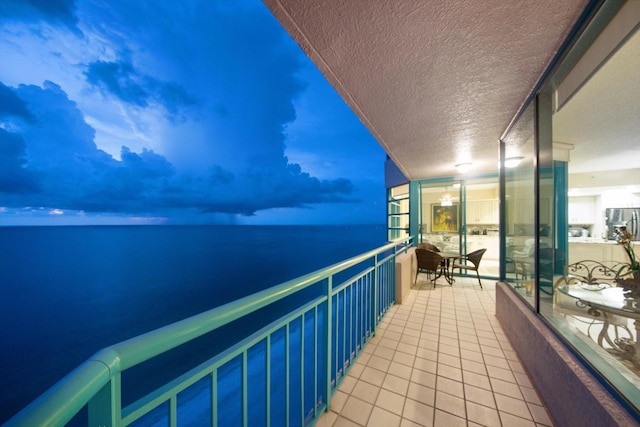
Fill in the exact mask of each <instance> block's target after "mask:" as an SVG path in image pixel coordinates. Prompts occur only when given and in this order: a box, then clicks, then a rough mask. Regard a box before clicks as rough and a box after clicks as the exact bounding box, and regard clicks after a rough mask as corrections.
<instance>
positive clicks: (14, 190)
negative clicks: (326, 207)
mask: <svg viewBox="0 0 640 427" xmlns="http://www.w3.org/2000/svg"><path fill="white" fill-rule="evenodd" d="M8 89H9V90H10V91H12V92H14V95H15V97H16V98H17V99H19V100H23V102H24V104H25V105H29V106H30V107H31V108H32V111H33V115H34V117H35V121H34V122H26V121H24V120H19V119H12V118H11V117H9V118H8V120H5V126H7V128H6V129H2V128H0V155H1V156H2V162H0V168H1V169H0V170H1V171H2V173H1V174H0V195H1V196H2V198H1V200H2V201H3V204H5V206H6V207H23V206H44V207H50V208H57V209H74V210H84V211H86V212H115V213H123V214H128V213H137V214H140V213H148V214H162V213H163V212H165V211H172V212H174V213H175V212H176V211H177V210H179V209H189V210H193V209H196V210H200V211H202V212H222V213H233V214H242V215H253V214H255V212H256V211H259V210H263V209H270V208H276V207H303V206H306V205H308V204H313V203H324V202H330V201H331V202H335V201H341V202H349V201H350V199H349V198H348V196H349V194H350V193H351V192H352V190H353V189H352V186H351V183H350V182H349V181H348V180H344V179H337V180H330V181H324V180H319V179H317V178H314V177H311V176H310V175H309V174H307V173H304V172H302V170H301V168H300V166H299V165H296V164H288V162H287V159H286V157H283V158H282V159H281V161H280V162H277V163H275V164H270V163H264V164H256V165H254V166H252V167H251V168H248V169H246V170H244V171H242V172H241V173H233V172H231V171H229V170H227V169H225V168H224V167H223V166H221V165H216V164H215V162H212V166H211V167H210V168H209V169H208V170H207V171H206V172H205V173H202V174H200V175H199V174H191V175H189V174H187V173H182V174H181V173H178V172H177V171H176V168H175V167H174V166H173V165H172V164H171V162H170V161H169V160H168V159H167V158H165V157H164V156H162V155H160V154H158V153H155V152H154V151H152V150H147V149H143V150H142V151H141V152H140V153H135V152H132V151H131V150H130V149H129V148H127V147H122V150H121V153H120V157H121V160H116V159H114V158H113V157H112V156H111V155H109V154H107V153H105V152H104V151H102V150H100V149H98V148H97V146H96V144H95V142H94V135H95V131H94V130H93V128H91V126H89V125H88V124H87V123H86V121H85V120H84V118H83V116H82V113H81V112H80V110H79V109H78V106H77V105H76V104H75V103H74V102H72V101H71V100H69V99H68V96H67V94H66V93H65V92H64V91H63V90H62V89H61V88H60V87H59V86H58V85H56V84H55V83H52V82H45V83H44V84H43V87H38V86H33V85H29V86H26V85H21V86H19V87H18V88H17V89H15V90H14V89H11V88H8ZM12 120H13V121H12ZM7 129H11V131H9V130H7Z"/></svg>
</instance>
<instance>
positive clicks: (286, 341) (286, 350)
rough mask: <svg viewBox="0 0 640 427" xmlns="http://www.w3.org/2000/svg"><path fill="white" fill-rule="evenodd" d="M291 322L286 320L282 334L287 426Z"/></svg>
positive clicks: (286, 418)
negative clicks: (283, 334) (283, 333)
mask: <svg viewBox="0 0 640 427" xmlns="http://www.w3.org/2000/svg"><path fill="white" fill-rule="evenodd" d="M290 323H291V322H290V321H289V322H287V324H286V326H285V336H284V365H285V373H284V377H285V389H284V395H285V425H286V426H287V427H289V418H290V417H291V413H290V406H289V405H290V400H291V395H290V393H289V388H290V387H289V370H290V369H291V366H290V365H289V363H290V357H289V351H290V348H289V344H290V343H289V324H290Z"/></svg>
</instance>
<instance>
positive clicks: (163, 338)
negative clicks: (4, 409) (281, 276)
mask: <svg viewBox="0 0 640 427" xmlns="http://www.w3.org/2000/svg"><path fill="white" fill-rule="evenodd" d="M411 240H412V237H411V236H410V237H406V238H404V239H399V240H395V241H393V242H391V243H387V244H386V245H383V246H380V247H378V248H376V249H372V250H370V251H368V252H365V253H363V254H360V255H356V256H354V257H352V258H349V259H347V260H344V261H341V262H338V263H335V264H333V265H331V266H329V267H326V268H321V269H319V270H316V271H314V272H312V273H308V274H306V275H303V276H300V277H297V278H295V279H292V280H289V281H286V282H284V283H281V284H280V285H276V286H273V287H270V288H267V289H264V290H262V291H259V292H256V293H254V294H251V295H248V296H246V297H243V298H240V299H238V300H235V301H232V302H229V303H227V304H224V305H221V306H219V307H215V308H213V309H211V310H208V311H205V312H203V313H200V314H196V315H194V316H191V317H188V318H186V319H184V320H180V321H178V322H175V323H172V324H170V325H167V326H163V327H161V328H158V329H155V330H153V331H151V332H147V333H145V334H142V335H139V336H136V337H133V338H130V339H128V340H125V341H121V342H119V343H117V344H114V345H111V346H109V347H105V348H103V349H102V350H99V351H98V352H97V353H95V354H94V355H93V356H92V357H90V358H89V359H88V360H87V361H85V362H84V363H83V364H81V365H80V366H78V367H77V368H76V369H75V370H73V371H71V372H70V373H69V374H67V375H66V376H65V377H63V378H62V379H61V380H60V381H58V382H57V383H56V384H55V385H54V386H52V387H51V388H50V389H49V390H47V391H46V392H45V393H44V394H42V395H41V396H40V397H38V398H37V399H36V400H34V401H33V402H32V403H31V404H29V405H28V406H27V407H25V408H24V409H23V410H22V411H20V412H19V413H18V414H16V415H15V416H14V417H13V418H11V419H10V420H9V421H8V422H7V423H6V424H5V427H13V426H34V425H38V426H57V425H61V424H64V423H66V422H68V421H69V420H70V419H71V418H73V416H75V414H76V413H77V412H78V411H79V410H80V409H82V407H83V406H84V405H86V404H87V403H88V401H89V400H90V399H91V397H92V396H93V395H95V393H97V392H98V391H99V390H100V389H101V388H102V387H104V386H105V385H106V384H108V382H109V381H110V380H111V379H112V378H113V376H114V375H116V374H117V373H120V372H122V371H124V370H126V369H128V368H131V367H133V366H135V365H137V364H140V363H142V362H144V361H146V360H149V359H151V358H153V357H156V356H158V355H160V354H162V353H165V352H167V351H169V350H172V349H174V348H176V347H178V346H180V345H182V344H184V343H186V342H188V341H190V340H193V339H196V338H198V337H200V336H202V335H205V334H207V333H209V332H211V331H213V330H215V329H217V328H220V327H222V326H224V325H227V324H229V323H231V322H233V321H234V320H237V319H239V318H241V317H243V316H245V315H247V314H250V313H252V312H254V311H256V310H259V309H261V308H263V307H266V306H268V305H269V304H272V303H274V302H277V301H279V300H281V299H283V298H285V297H287V296H289V295H291V294H293V293H295V292H298V291H300V290H303V289H305V288H306V287H308V286H310V285H313V284H316V283H318V282H320V281H321V280H324V279H326V278H328V277H331V276H333V275H335V274H336V273H339V272H341V271H344V270H346V269H347V268H350V267H352V266H354V265H357V264H359V263H361V262H363V261H366V260H367V259H370V258H372V257H375V256H376V255H378V254H379V253H382V252H385V251H387V250H390V249H395V248H397V247H398V246H405V247H406V246H407V245H409V244H410V242H411ZM88 390H93V391H94V392H93V393H89V392H88ZM36 408H37V409H38V410H36ZM45 409H47V410H45Z"/></svg>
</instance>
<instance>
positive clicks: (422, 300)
mask: <svg viewBox="0 0 640 427" xmlns="http://www.w3.org/2000/svg"><path fill="white" fill-rule="evenodd" d="M482 283H483V286H484V290H480V287H479V286H478V282H477V280H475V279H466V278H464V279H462V278H456V282H455V283H454V285H453V286H449V285H448V284H446V282H444V280H442V283H440V281H439V282H438V286H437V287H436V289H435V290H434V289H433V286H432V285H431V283H430V282H427V281H426V276H424V275H420V278H419V280H418V286H417V287H416V288H414V289H413V290H412V291H411V294H410V296H409V298H408V301H407V303H406V304H402V305H395V306H393V307H392V308H391V309H390V311H389V313H388V314H387V315H386V316H385V318H384V319H383V321H382V322H381V324H380V325H379V328H378V330H377V332H376V335H375V336H374V337H373V338H372V339H371V340H370V341H369V343H368V344H367V346H366V347H365V348H364V349H363V351H362V354H361V355H360V357H359V358H358V359H357V361H356V362H355V363H354V364H353V366H352V368H351V370H350V371H349V373H348V374H347V376H346V377H345V378H344V380H343V381H342V383H341V384H340V386H339V388H338V390H337V391H336V393H335V394H334V396H333V399H332V400H331V409H330V410H329V412H326V413H324V414H323V415H322V417H321V418H320V419H319V420H318V423H317V424H316V425H317V426H320V427H327V426H334V427H343V426H380V427H393V426H402V427H412V426H443V427H456V426H469V427H472V426H473V427H475V426H487V427H494V426H502V427H520V426H523V427H524V426H531V427H535V426H550V427H552V426H553V423H552V421H551V420H550V419H549V416H548V414H547V411H546V409H545V407H544V406H543V404H542V402H541V401H540V399H539V397H538V394H537V392H536V390H535V389H534V388H533V386H532V384H531V382H530V381H529V378H528V376H527V374H526V373H525V371H524V369H523V367H522V365H521V364H520V362H519V360H518V356H517V355H516V353H515V352H514V351H513V349H512V347H511V345H510V344H509V341H508V340H507V338H506V336H505V335H504V333H503V331H502V329H501V327H500V325H499V323H498V321H497V319H496V317H495V281H493V280H483V281H482Z"/></svg>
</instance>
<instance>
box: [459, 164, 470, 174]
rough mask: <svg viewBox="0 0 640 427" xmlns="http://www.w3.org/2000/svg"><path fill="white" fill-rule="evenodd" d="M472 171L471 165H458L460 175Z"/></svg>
mask: <svg viewBox="0 0 640 427" xmlns="http://www.w3.org/2000/svg"><path fill="white" fill-rule="evenodd" d="M469 169H471V163H458V164H457V165H456V170H457V171H458V172H460V173H467V172H469Z"/></svg>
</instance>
